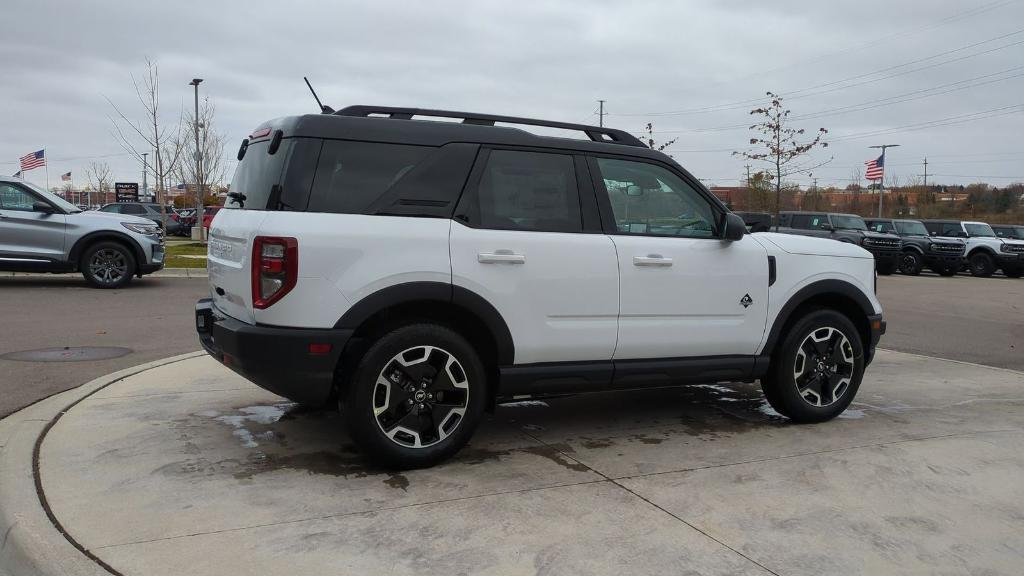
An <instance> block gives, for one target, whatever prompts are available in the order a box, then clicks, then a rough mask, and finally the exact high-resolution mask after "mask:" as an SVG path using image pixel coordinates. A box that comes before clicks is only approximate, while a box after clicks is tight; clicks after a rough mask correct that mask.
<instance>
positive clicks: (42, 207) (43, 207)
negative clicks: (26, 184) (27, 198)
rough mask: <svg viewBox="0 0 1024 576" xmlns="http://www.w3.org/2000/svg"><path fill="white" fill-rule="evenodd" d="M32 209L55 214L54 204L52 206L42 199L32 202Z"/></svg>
mask: <svg viewBox="0 0 1024 576" xmlns="http://www.w3.org/2000/svg"><path fill="white" fill-rule="evenodd" d="M32 211H33V212H42V213H43V214H53V206H50V205H49V204H47V203H46V202H43V201H41V200H36V201H35V202H33V203H32Z"/></svg>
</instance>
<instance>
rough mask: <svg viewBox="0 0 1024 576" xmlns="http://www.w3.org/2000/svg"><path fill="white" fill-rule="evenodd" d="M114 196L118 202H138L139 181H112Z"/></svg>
mask: <svg viewBox="0 0 1024 576" xmlns="http://www.w3.org/2000/svg"><path fill="white" fill-rule="evenodd" d="M114 197H115V199H116V200H117V201H118V202H138V201H139V183H138V182H115V183H114Z"/></svg>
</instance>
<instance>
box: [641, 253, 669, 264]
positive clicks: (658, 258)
mask: <svg viewBox="0 0 1024 576" xmlns="http://www.w3.org/2000/svg"><path fill="white" fill-rule="evenodd" d="M671 265H672V259H671V258H666V257H664V256H662V255H661V254H648V255H647V256H633V266H671Z"/></svg>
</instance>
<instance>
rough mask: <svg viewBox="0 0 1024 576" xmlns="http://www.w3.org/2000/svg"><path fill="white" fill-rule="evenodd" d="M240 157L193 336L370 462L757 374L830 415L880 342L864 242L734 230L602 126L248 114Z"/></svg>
mask: <svg viewBox="0 0 1024 576" xmlns="http://www.w3.org/2000/svg"><path fill="white" fill-rule="evenodd" d="M437 117H443V118H445V119H446V120H448V121H437V120H431V118H437ZM451 119H459V120H461V122H452V121H450V120H451ZM496 123H497V124H500V125H496ZM506 124H518V125H532V126H543V127H546V128H557V129H561V130H565V131H568V130H572V131H578V132H581V133H582V134H585V135H586V137H587V138H588V139H572V138H563V137H551V136H540V135H536V134H533V133H530V132H527V131H525V130H523V129H520V128H514V127H508V126H504V125H506ZM238 157H239V160H240V163H239V166H238V169H237V171H236V173H235V177H234V181H233V182H232V184H231V193H230V195H229V199H228V202H227V203H226V206H225V208H226V209H225V210H221V211H220V212H219V213H218V214H217V217H216V218H215V219H214V220H213V223H212V225H211V228H210V243H209V281H210V291H211V295H210V298H208V299H203V300H201V301H199V302H198V304H197V305H196V326H197V330H198V333H199V337H200V340H201V341H202V344H203V346H204V347H205V348H206V350H207V351H208V352H209V353H210V354H211V355H212V356H213V357H215V358H217V359H218V360H219V361H220V362H222V363H223V364H224V365H225V366H228V367H229V368H231V369H232V370H234V371H236V372H238V373H239V374H241V375H242V376H244V377H246V378H248V379H249V380H251V381H252V382H254V383H256V384H257V385H259V386H261V387H263V388H266V389H267V390H270V391H272V392H275V393H277V394H280V395H282V396H285V397H287V398H290V399H292V400H294V401H296V402H299V403H302V404H306V405H328V404H334V403H336V404H337V405H338V406H339V407H340V408H341V410H342V412H343V414H344V418H343V419H344V421H345V423H346V425H347V426H348V428H349V430H350V433H351V435H352V438H353V440H354V441H355V442H356V444H357V445H358V447H359V448H360V450H361V451H362V452H363V453H364V454H365V455H366V456H367V457H368V458H371V459H373V460H375V461H376V462H378V463H380V464H383V465H385V466H389V467H395V468H411V467H421V466H429V465H431V464H434V463H436V462H439V461H440V460H442V459H444V458H447V457H449V456H451V455H452V454H454V453H455V452H456V451H457V450H459V448H461V447H462V446H463V445H464V444H465V443H466V442H467V440H468V439H469V437H470V435H471V434H472V432H473V430H474V428H475V427H476V425H477V423H478V422H479V421H480V419H481V416H482V413H483V412H484V411H485V410H488V409H491V408H493V406H494V405H495V403H496V401H497V400H498V399H503V398H521V397H527V396H540V395H548V394H564V393H569V392H583V391H607V390H619V389H629V388H641V387H647V386H669V385H680V384H691V383H708V382H718V381H754V380H756V379H760V380H761V383H762V387H763V389H764V392H765V395H766V396H767V398H768V401H769V402H770V403H771V405H772V406H773V407H774V408H775V409H776V410H777V411H778V412H780V413H782V414H783V415H785V416H788V417H789V418H791V419H793V420H795V421H798V422H819V421H823V420H828V419H830V418H833V417H835V416H836V415H838V414H839V413H841V412H842V411H843V410H845V409H846V407H847V406H848V405H849V404H850V401H851V400H852V399H853V397H854V395H855V394H856V393H857V388H858V387H859V386H860V382H861V378H862V376H863V373H864V369H865V367H866V366H867V365H868V363H870V361H871V358H872V354H873V352H874V349H875V345H876V344H877V342H878V339H879V337H880V336H881V335H882V334H883V333H884V332H885V322H884V321H883V320H882V309H881V306H880V305H879V303H878V300H877V298H876V297H875V289H874V286H875V270H874V260H873V259H872V256H871V254H870V253H869V252H867V251H865V250H864V249H862V248H860V247H858V246H854V245H851V244H844V243H841V242H834V241H831V240H827V239H822V238H811V237H805V236H794V235H788V234H771V233H761V234H753V235H751V234H746V233H745V232H746V231H745V228H744V224H743V221H742V220H741V219H740V218H739V217H738V216H736V215H734V214H732V213H730V212H729V211H728V210H727V209H726V208H725V206H723V205H722V203H721V202H720V201H719V200H717V199H716V198H715V197H714V196H713V195H712V194H711V193H710V192H709V191H708V190H707V189H706V188H705V187H704V186H702V185H701V184H700V182H699V181H698V180H697V179H696V178H694V177H693V176H692V175H691V174H690V173H689V172H687V171H686V170H684V169H683V168H682V167H681V166H679V165H678V164H677V163H676V162H674V161H673V160H672V159H671V158H669V157H668V156H666V155H665V154H662V153H660V152H657V151H654V150H651V149H649V148H647V147H645V146H644V145H643V144H642V143H641V142H640V141H639V140H637V139H636V138H635V137H633V136H631V135H629V134H627V133H625V132H622V131H619V130H613V129H608V128H599V127H596V126H584V125H577V124H564V123H558V122H546V121H540V120H531V119H526V118H512V117H506V116H493V115H485V114H466V113H461V112H453V111H440V110H420V109H412V108H385V107H370V106H352V107H349V108H346V109H344V110H341V111H339V112H336V113H332V114H320V115H306V116H297V117H287V118H280V119H277V120H273V121H271V122H268V123H265V124H263V125H262V126H261V127H260V128H258V129H257V130H256V131H255V132H253V134H252V135H250V137H249V138H247V139H246V140H244V141H243V142H242V145H241V148H240V149H239V152H238Z"/></svg>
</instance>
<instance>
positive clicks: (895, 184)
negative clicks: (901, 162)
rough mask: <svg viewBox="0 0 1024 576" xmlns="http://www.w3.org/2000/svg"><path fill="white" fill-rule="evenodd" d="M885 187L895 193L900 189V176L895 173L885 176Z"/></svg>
mask: <svg viewBox="0 0 1024 576" xmlns="http://www.w3.org/2000/svg"><path fill="white" fill-rule="evenodd" d="M885 186H886V188H888V189H889V190H890V191H893V192H895V191H896V190H897V189H898V188H899V187H900V175H899V174H897V173H895V172H889V173H888V174H886V175H885Z"/></svg>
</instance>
